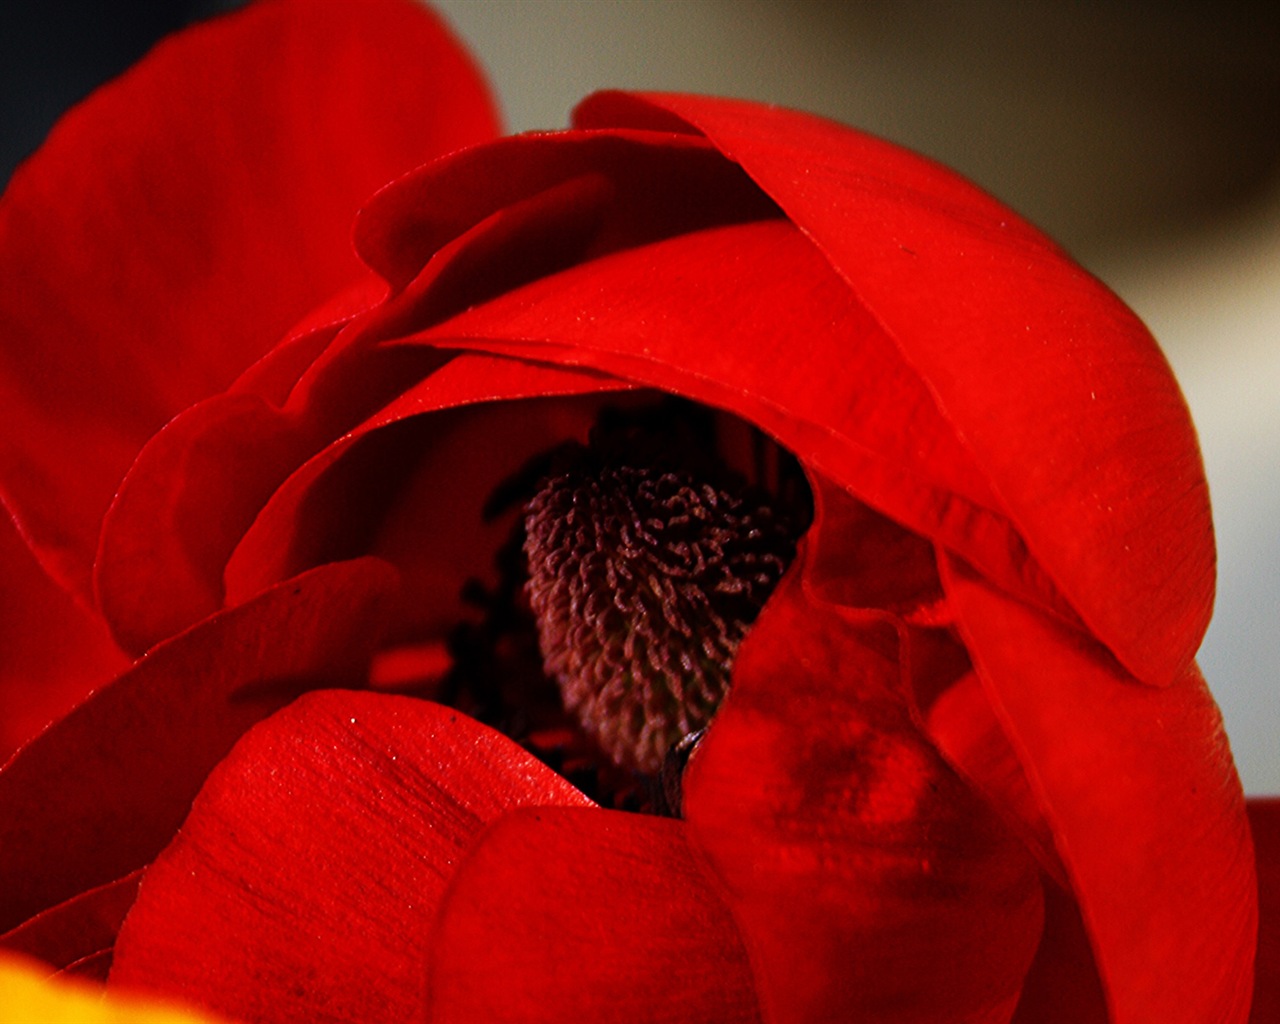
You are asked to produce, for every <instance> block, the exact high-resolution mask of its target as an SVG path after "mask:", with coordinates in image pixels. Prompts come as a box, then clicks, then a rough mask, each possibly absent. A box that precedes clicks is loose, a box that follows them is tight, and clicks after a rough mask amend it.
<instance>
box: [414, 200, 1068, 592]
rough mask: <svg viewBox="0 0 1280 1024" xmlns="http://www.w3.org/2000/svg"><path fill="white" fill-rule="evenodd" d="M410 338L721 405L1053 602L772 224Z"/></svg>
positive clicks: (924, 406) (948, 449) (808, 248)
mask: <svg viewBox="0 0 1280 1024" xmlns="http://www.w3.org/2000/svg"><path fill="white" fill-rule="evenodd" d="M414 340H416V341H425V342H427V343H430V344H433V345H442V346H448V347H464V346H465V347H475V348H479V349H483V350H485V351H496V352H504V353H507V354H511V355H519V356H523V357H525V358H529V359H538V360H545V361H554V362H563V363H566V364H571V365H575V366H588V367H592V368H594V369H597V370H601V371H603V372H606V373H609V374H611V375H613V376H616V377H620V378H624V379H629V380H632V381H636V382H639V383H643V384H647V385H652V386H654V387H658V388H662V389H664V390H667V391H673V392H676V393H679V394H683V395H686V396H688V397H691V398H694V399H697V400H699V401H702V402H705V403H707V404H709V405H714V406H719V407H722V408H726V409H729V410H732V411H733V412H735V413H737V414H738V415H740V416H742V417H744V418H746V419H748V420H751V421H753V422H755V423H757V424H759V425H760V426H762V427H763V428H764V429H765V430H767V431H768V432H769V433H771V434H773V435H774V436H775V437H777V438H778V439H779V441H781V442H782V443H783V444H785V445H787V446H788V447H789V448H791V449H792V450H793V451H795V452H796V453H797V454H798V455H799V456H800V457H801V459H802V460H803V461H804V462H805V463H806V464H807V465H809V466H811V467H813V468H815V469H817V470H820V471H821V472H822V473H823V474H824V475H826V476H829V477H832V478H834V479H837V480H840V481H842V482H845V483H847V486H848V487H849V488H850V489H851V490H852V491H854V492H855V493H857V494H858V495H859V496H860V497H863V498H864V499H865V500H866V501H867V502H868V503H869V504H872V505H874V506H875V507H876V508H878V509H880V510H882V511H884V512H885V513H887V514H888V515H890V516H892V517H893V518H894V519H896V520H898V521H899V522H902V523H905V524H907V525H909V526H910V527H911V528H912V529H915V530H917V531H919V532H920V533H922V534H925V535H927V536H930V537H932V538H935V539H937V540H938V541H939V542H940V543H942V544H944V545H946V546H947V547H949V548H952V549H955V550H960V551H963V552H964V553H965V554H966V556H967V557H968V558H970V559H971V560H973V561H974V562H975V563H977V564H980V565H982V567H983V568H984V570H985V571H987V572H989V573H991V574H992V575H993V576H994V577H995V578H997V579H999V580H1000V581H1001V582H1002V584H1004V585H1005V586H1008V587H1009V588H1011V589H1013V590H1015V591H1016V592H1018V593H1024V594H1028V595H1031V596H1033V597H1034V598H1035V599H1036V600H1038V601H1040V602H1043V603H1045V604H1048V605H1050V606H1054V607H1057V606H1058V604H1059V603H1060V599H1058V600H1057V601H1055V594H1054V591H1053V587H1052V585H1051V584H1048V583H1046V581H1045V580H1044V579H1043V571H1042V570H1040V569H1039V567H1038V566H1037V565H1036V564H1035V563H1034V562H1033V561H1031V560H1030V559H1029V557H1028V555H1027V553H1026V549H1025V547H1024V546H1023V544H1022V542H1021V540H1020V538H1019V537H1018V536H1017V534H1016V533H1015V532H1014V530H1013V528H1012V527H1011V525H1010V524H1009V522H1008V520H1007V518H1006V517H1005V516H1004V514H1003V512H1002V511H1001V509H1000V506H999V503H998V502H997V500H996V498H995V496H994V495H992V494H991V493H990V490H989V488H988V487H987V484H986V482H985V480H984V479H983V477H982V475H981V474H980V473H979V472H978V471H977V469H976V468H975V467H974V465H973V462H972V459H971V458H970V456H969V455H968V453H967V451H966V450H965V449H964V447H963V446H962V445H961V444H960V443H959V442H958V441H957V439H956V437H955V435H954V432H953V431H952V430H951V428H950V427H949V426H948V425H947V424H946V423H945V421H943V419H942V418H941V416H940V414H939V413H938V410H937V407H936V405H935V404H934V402H933V400H932V398H931V397H930V395H929V393H928V390H927V389H926V388H925V387H924V385H923V384H921V382H920V380H919V378H918V377H917V376H916V375H915V373H914V372H913V371H911V370H910V369H909V368H908V367H907V366H906V364H905V363H903V362H902V359H901V357H900V356H899V355H898V353H897V350H896V349H895V348H894V347H893V345H892V344H890V343H889V341H888V339H887V338H885V336H884V335H883V333H882V332H881V331H880V330H879V328H878V327H877V326H876V325H875V324H874V323H873V322H871V321H870V320H869V318H868V317H867V315H866V313H865V311H864V310H862V309H861V308H860V307H859V306H858V304H857V303H856V302H855V301H854V300H853V299H852V298H851V297H850V295H849V290H848V287H847V285H846V284H845V283H844V282H843V281H842V280H840V279H839V278H838V277H837V276H836V275H835V274H834V273H833V272H832V271H831V269H830V267H829V266H828V265H827V264H826V262H825V261H824V260H823V259H822V257H821V256H820V255H819V254H818V253H817V251H816V250H815V249H814V248H813V247H812V245H810V244H809V243H808V242H807V241H806V240H805V239H804V237H803V236H802V235H801V234H800V233H799V232H798V231H796V230H795V228H793V227H792V226H790V225H788V224H787V223H786V222H784V221H776V220H769V221H757V222H754V223H748V224H741V225H732V226H728V227H720V228H715V229H709V230H705V231H697V232H694V233H691V234H686V235H681V236H679V237H677V238H674V239H669V240H667V241H664V242H660V243H656V244H653V245H648V246H641V247H639V248H636V249H630V250H627V251H624V252H621V253H616V254H614V255H612V256H608V257H604V258H601V259H598V260H594V261H591V262H588V263H584V264H581V265H579V266H575V267H573V268H571V269H569V270H566V271H563V272H561V273H558V274H554V275H552V276H550V277H547V278H544V279H541V280H538V281H534V282H532V283H531V284H529V285H526V286H524V287H522V288H519V289H516V290H515V291H512V292H510V293H508V294H506V295H503V296H501V297H499V298H495V299H492V300H490V301H488V302H485V303H481V304H479V305H477V306H474V307H472V308H471V309H469V310H467V311H466V312H465V313H462V314H460V315H458V316H455V317H453V318H451V319H449V320H447V321H445V322H444V323H442V324H439V325H437V326H434V327H430V328H428V329H427V330H425V331H422V332H421V333H420V334H418V335H416V336H415V338H414ZM799 352H804V353H814V354H816V355H821V354H822V353H824V352H830V353H838V360H839V367H838V369H837V370H834V371H832V372H830V373H828V374H827V375H826V376H824V377H823V378H822V387H820V388H815V386H814V380H815V369H814V366H813V364H811V363H809V362H807V361H805V360H802V359H798V358H797V353H799ZM871 382H874V384H873V383H871ZM1066 613H1067V614H1069V610H1066Z"/></svg>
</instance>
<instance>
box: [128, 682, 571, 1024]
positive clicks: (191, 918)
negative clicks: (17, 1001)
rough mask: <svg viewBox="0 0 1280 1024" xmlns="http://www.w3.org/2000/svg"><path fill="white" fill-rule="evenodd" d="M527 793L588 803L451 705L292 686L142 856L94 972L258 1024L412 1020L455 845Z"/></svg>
mask: <svg viewBox="0 0 1280 1024" xmlns="http://www.w3.org/2000/svg"><path fill="white" fill-rule="evenodd" d="M530 804H557V805H562V806H573V807H583V806H589V805H590V801H589V800H587V799H586V798H585V797H584V796H582V794H581V793H579V792H578V791H577V790H576V789H574V788H573V787H572V786H571V785H569V783H567V782H566V781H565V780H564V779H562V778H561V777H560V776H558V775H556V774H555V773H554V772H552V771H551V770H550V769H548V768H546V767H544V766H543V765H541V764H539V763H538V762H537V761H535V760H534V759H533V758H532V757H531V756H530V755H529V754H527V753H526V752H524V751H523V750H521V749H520V748H519V747H517V746H516V745H515V744H514V743H512V742H511V741H510V740H508V739H507V738H506V737H504V736H502V735H501V734H500V733H497V732H494V731H493V730H492V729H488V728H486V727H484V726H482V725H480V724H479V723H477V722H474V721H472V720H470V719H468V718H467V717H466V716H464V715H462V714H460V713H459V712H457V711H454V710H453V709H451V708H447V707H443V706H441V705H438V704H432V703H429V702H427V701H422V700H416V699H410V698H405V697H394V696H389V695H386V694H369V693H352V692H336V691H334V692H326V693H319V694H312V695H309V696H308V697H304V698H302V699H300V700H299V701H297V702H295V703H294V704H292V705H291V706H290V707H288V708H287V709H285V710H284V711H282V712H280V713H279V714H277V715H275V716H273V717H272V718H270V719H268V720H267V721H265V722H263V723H262V724H260V725H259V726H257V727H256V728H254V729H253V730H252V731H250V732H249V733H248V735H246V736H245V737H244V739H243V740H241V742H240V743H239V744H238V745H237V746H236V748H235V750H234V751H233V752H232V753H231V755H230V756H228V757H227V758H226V760H225V761H223V763H222V764H220V765H219V766H218V768H217V770H216V771H215V772H214V773H213V774H212V775H211V776H210V778H209V780H208V782H207V783H206V784H205V786H204V788H203V789H202V790H201V793H200V796H199V797H198V799H197V800H196V802H195V804H194V806H193V808H192V812H191V815H190V816H189V817H188V818H187V821H186V823H185V824H184V825H183V828H182V831H181V832H180V833H179V836H178V838H177V839H176V840H175V842H174V843H173V844H172V845H170V846H169V848H168V849H166V850H165V852H164V853H163V854H162V855H161V856H160V858H159V859H158V860H157V861H156V862H155V864H154V865H152V866H151V868H149V869H148V871H147V876H146V879H145V881H144V883H143V887H142V891H141V893H140V894H139V898H138V902H137V903H136V904H135V906H134V908H133V910H132V911H131V912H130V914H129V917H128V919H127V921H126V922H125V925H124V928H123V929H122V930H121V933H120V938H119V942H118V945H117V948H116V958H115V963H114V965H113V967H112V973H111V979H112V983H113V984H119V985H121V986H129V987H135V988H142V989H146V990H150V991H154V992H158V993H164V994H168V995H171V996H181V997H182V998H183V999H184V1000H186V1001H188V1002H191V1003H195V1004H198V1005H201V1006H205V1007H207V1008H210V1009H213V1010H217V1011H218V1012H220V1013H224V1014H226V1015H227V1016H231V1017H237V1018H241V1019H244V1020H250V1021H258V1022H263V1024H267V1022H277V1021H278V1022H285V1021H296V1020H307V1021H317V1022H339V1021H341V1022H349V1024H368V1022H370V1021H380V1022H398V1021H403V1022H406V1024H408V1022H411V1021H417V1020H421V1019H423V1014H424V1007H425V1002H424V1000H425V998H426V995H427V989H426V982H427V963H428V961H429V958H430V956H431V954H432V950H433V948H434V946H435V944H436V943H437V942H438V941H439V938H438V936H437V935H435V934H434V933H433V929H432V922H433V920H434V917H435V912H436V908H437V906H438V904H439V902H440V900H441V899H442V897H443V895H444V892H445V889H446V887H447V886H448V885H449V883H450V879H451V878H452V876H453V874H454V872H455V870H456V868H457V865H458V862H459V860H460V859H461V858H462V857H463V856H464V855H465V853H466V851H467V849H468V848H469V847H470V846H471V845H472V843H473V842H474V841H475V839H476V837H477V836H478V835H479V833H480V832H481V831H482V830H483V829H484V828H485V826H486V825H487V824H488V823H489V822H491V821H493V820H495V819H497V818H499V817H501V816H502V815H503V814H504V813H506V812H507V811H509V810H511V809H512V808H514V807H518V806H525V805H530ZM492 941H494V942H501V941H510V936H507V937H499V936H496V935H495V936H493V937H492ZM508 981H509V980H508Z"/></svg>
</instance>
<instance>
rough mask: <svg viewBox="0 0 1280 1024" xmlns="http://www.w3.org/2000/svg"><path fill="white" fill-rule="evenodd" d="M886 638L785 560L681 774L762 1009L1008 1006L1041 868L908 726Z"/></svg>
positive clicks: (1028, 942)
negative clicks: (810, 586) (825, 599)
mask: <svg viewBox="0 0 1280 1024" xmlns="http://www.w3.org/2000/svg"><path fill="white" fill-rule="evenodd" d="M808 557H814V556H813V554H812V553H810V555H809V556H808ZM897 649H898V635H897V632H896V630H895V628H894V626H893V624H892V623H890V622H889V621H887V620H886V617H885V616H883V615H882V614H876V613H858V612H854V611H845V610H841V609H838V608H835V607H833V606H831V605H827V604H823V603H822V602H820V601H817V600H814V599H813V598H812V597H811V595H810V593H809V591H808V590H807V588H806V586H805V583H804V580H803V574H802V573H801V572H797V571H796V570H795V569H793V570H792V572H791V573H790V574H789V575H788V576H787V577H786V578H785V579H784V580H783V582H782V584H781V585H780V589H779V591H778V592H777V593H775V594H774V596H773V597H772V598H771V599H770V602H769V604H768V605H767V606H766V608H765V610H764V612H763V613H762V614H761V616H760V619H759V620H758V621H757V622H756V623H755V625H754V626H753V627H752V631H751V633H750V634H749V635H748V636H747V638H746V640H745V641H744V642H743V644H742V647H741V648H740V650H739V652H738V656H737V660H736V662H735V664H734V671H733V688H732V690H731V691H730V693H729V696H728V697H727V698H726V700H725V703H724V704H723V706H722V707H721V709H720V711H719V713H718V714H717V717H716V720H715V722H714V723H713V725H712V727H711V729H710V731H709V732H708V734H707V737H706V739H705V740H704V741H703V744H702V746H701V747H700V748H699V750H698V751H697V753H696V754H695V755H694V757H693V759H692V760H691V762H690V765H689V768H688V770H687V772H686V775H685V813H686V818H687V823H688V827H689V831H690V837H691V840H692V842H693V844H694V845H695V847H696V848H697V849H698V850H700V851H701V852H702V853H703V855H704V856H705V857H706V858H707V860H708V862H709V864H710V866H711V868H712V871H713V873H714V874H715V875H716V876H718V878H719V880H720V882H721V884H722V885H723V886H724V891H725V892H726V894H727V899H728V902H729V905H730V906H731V907H732V908H733V911H734V916H735V917H736V919H737V920H738V922H739V923H740V925H741V928H742V931H743V936H744V938H745V940H746V942H747V946H748V949H749V950H750V953H751V957H752V963H753V964H754V965H756V968H757V972H758V980H759V985H760V998H761V1003H762V1006H763V1007H764V1010H765V1018H766V1020H769V1021H770V1022H774V1024H782V1022H787V1021H795V1022H800V1021H812V1020H832V1021H834V1020H862V1019H866V1020H875V1021H883V1022H889V1021H904V1022H905V1021H913V1022H915V1021H926V1020H928V1021H954V1022H961V1021H965V1022H979V1021H982V1022H1004V1021H1008V1020H1009V1019H1010V1017H1011V1015H1012V1013H1013V1011H1014V1007H1015V1005H1016V1003H1017V1001H1018V997H1019V993H1020V991H1021V986H1022V981H1023V977H1024V975H1025V974H1026V972H1027V969H1028V967H1029V965H1030V963H1031V959H1032V956H1033V954H1034V952H1035V949H1036V945H1037V942H1038V940H1039V937H1040V931H1041V923H1042V910H1041V888H1042V886H1041V875H1040V872H1039V870H1038V869H1037V868H1036V866H1035V863H1034V861H1033V860H1032V858H1031V856H1030V855H1029V854H1028V853H1027V851H1026V849H1025V848H1024V847H1023V845H1022V844H1021V843H1020V842H1019V841H1018V840H1017V839H1016V838H1014V836H1013V835H1012V833H1010V832H1009V831H1007V830H1006V828H1005V827H1004V826H1003V824H1002V823H1001V822H1000V821H999V819H998V818H997V817H996V815H995V814H994V813H993V812H992V811H991V810H990V808H988V807H987V806H986V805H985V804H984V803H983V802H982V801H981V800H980V799H979V798H978V797H977V796H976V795H975V794H974V792H973V791H971V790H970V789H969V788H968V787H967V786H966V785H965V783H964V782H962V781H961V779H960V778H959V776H957V775H956V774H955V773H954V772H953V771H952V770H951V769H950V768H949V767H948V766H947V765H946V763H945V762H944V761H943V760H942V759H941V757H939V755H938V754H937V752H936V751H935V750H934V749H933V748H932V747H931V746H930V744H929V743H928V742H927V741H926V740H925V739H924V737H923V736H922V735H921V734H920V733H919V731H918V730H917V728H916V724H915V722H914V721H913V718H912V714H911V710H910V708H909V706H908V702H907V700H906V698H905V695H904V694H903V692H902V690H903V687H902V679H901V675H902V669H901V667H900V666H899V664H898V661H897Z"/></svg>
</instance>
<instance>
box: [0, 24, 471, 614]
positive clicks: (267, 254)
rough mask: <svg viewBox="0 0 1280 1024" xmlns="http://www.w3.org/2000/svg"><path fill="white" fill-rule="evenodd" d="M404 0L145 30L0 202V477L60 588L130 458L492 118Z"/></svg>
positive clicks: (75, 569) (280, 327) (438, 35)
mask: <svg viewBox="0 0 1280 1024" xmlns="http://www.w3.org/2000/svg"><path fill="white" fill-rule="evenodd" d="M495 129H496V124H495V117H494V113H493V108H492V103H491V101H490V99H489V96H488V93H487V90H486V88H485V86H484V84H483V82H482V81H481V79H480V77H479V75H478V73H477V71H476V70H475V68H474V67H473V66H472V64H471V63H470V61H469V59H468V58H467V57H466V56H465V55H464V54H463V52H462V50H461V48H460V47H459V45H458V44H457V42H456V41H455V40H454V39H453V38H452V36H451V35H450V34H449V33H448V32H447V30H446V29H445V28H444V27H443V25H442V23H441V22H440V21H439V20H438V19H437V18H436V17H435V16H434V15H433V14H431V13H430V12H428V11H427V10H426V9H425V8H424V7H423V6H421V5H418V4H412V3H405V2H393V0H361V2H359V3H348V2H346V0H316V2H311V0H306V2H298V0H273V2H267V3H262V4H254V5H252V6H250V7H249V8H248V9H247V10H245V11H242V12H239V13H236V14H233V15H230V16H227V17H225V18H222V19H217V20H214V21H211V22H209V23H207V24H205V25H202V26H199V27H197V28H195V29H193V30H192V31H190V32H187V33H183V34H182V35H180V36H178V37H175V38H174V39H172V40H169V41H167V42H165V43H162V44H161V45H160V46H159V47H158V48H157V49H156V51H155V52H154V53H153V54H152V55H151V56H150V57H149V58H148V59H147V60H145V61H143V62H142V63H141V64H140V65H138V67H136V68H135V69H133V70H132V71H130V72H129V73H128V74H126V75H125V76H123V77H122V78H121V79H120V80H118V81H117V82H115V83H112V84H111V85H109V86H107V87H105V88H104V89H102V90H100V91H99V92H97V93H96V94H95V95H94V96H93V97H92V98H91V99H89V100H88V101H87V102H86V103H84V104H82V105H81V106H79V107H77V108H76V109H75V110H73V111H72V112H71V113H70V114H69V115H68V116H67V117H66V118H64V119H63V121H62V122H61V123H60V124H59V125H58V126H57V127H56V128H55V129H54V131H53V133H52V135H51V136H50V138H49V140H48V142H47V143H46V145H45V146H44V147H43V148H42V149H41V150H40V152H39V154H38V155H37V156H36V157H34V158H33V159H32V160H31V161H29V162H28V163H27V164H26V165H25V166H23V167H22V168H20V169H19V171H18V173H17V174H16V175H15V176H14V178H13V181H12V183H11V185H10V187H9V189H8V191H7V193H6V195H5V198H4V200H3V203H0V335H3V337H4V345H3V347H2V348H0V409H3V415H4V424H5V425H4V430H3V432H0V434H2V440H0V476H2V478H3V481H4V485H3V486H4V497H5V502H6V503H7V504H8V505H9V507H10V508H11V509H12V510H13V511H14V512H15V514H16V515H17V516H18V518H19V520H20V521H21V523H22V524H23V528H24V530H25V532H26V533H27V536H28V537H29V539H31V541H32V542H33V543H34V545H35V546H36V550H37V551H38V552H39V554H40V556H41V559H42V561H43V563H44V564H45V565H46V567H47V568H49V569H50V570H51V571H52V572H53V573H54V574H55V575H56V576H57V577H58V578H59V579H60V580H61V581H63V582H64V583H65V584H67V585H68V586H70V587H71V588H72V589H73V590H75V591H76V592H78V593H79V594H80V595H81V596H82V597H83V596H86V595H87V594H88V593H89V572H90V566H91V564H92V561H93V555H94V552H95V550H96V547H97V541H98V526H99V523H100V521H101V519H102V514H103V513H104V512H105V510H106V508H107V504H108V502H109V501H110V499H111V496H112V494H113V493H114V492H115V489H116V485H117V484H118V483H119V481H120V479H121V477H122V476H123V475H124V473H125V471H126V470H127V469H128V467H129V464H130V462H131V461H132V459H133V457H134V455H135V454H136V453H137V451H138V449H139V448H140V447H141V446H142V444H143V443H144V442H145V441H146V440H147V438H149V437H150V436H151V435H152V434H153V433H155V431H156V430H157V429H158V428H160V427H161V426H162V425H163V424H164V423H165V422H166V421H167V420H168V419H169V418H170V417H172V416H173V415H174V414H175V413H177V412H179V411H180V410H182V409H184V408H186V407H187V406H189V405H190V404H192V402H194V401H196V400H198V399H201V398H203V397H205V396H207V395H209V394H212V393H214V392H216V391H219V390H221V389H222V388H225V387H226V386H227V385H228V384H229V383H231V381H232V380H234V379H235V378H236V376H237V375H238V374H240V373H241V372H242V371H243V370H244V369H245V368H246V367H247V366H248V365H249V364H250V363H252V362H253V361H254V360H255V359H257V358H258V357H259V356H260V355H261V354H262V353H264V352H265V351H266V350H267V349H268V348H269V347H271V346H272V345H274V344H275V343H276V342H277V341H278V339H279V338H280V337H281V336H282V335H283V334H284V332H285V331H286V329H287V328H288V327H289V326H290V324H291V323H293V322H294V321H296V320H298V319H299V318H301V317H302V316H303V315H304V314H306V313H307V312H308V311H309V309H310V308H311V307H313V306H315V305H316V304H317V303H319V302H321V301H322V300H324V299H326V298H327V297H328V295H329V294H330V293H331V292H333V291H334V290H335V289H338V288H340V287H343V286H345V285H347V284H349V283H351V282H352V281H355V280H358V279H359V278H360V277H361V275H362V274H364V273H365V272H364V271H363V270H362V269H361V267H360V264H359V262H358V261H357V260H356V258H355V255H354V253H353V252H352V249H351V245H350V241H349V231H350V224H351V219H352V217H353V215H354V213H355V210H356V209H357V207H358V205H359V204H360V202H362V201H363V200H364V199H365V198H367V196H368V195H369V194H371V193H372V192H373V191H374V190H375V189H376V188H378V187H379V186H381V185H382V184H384V183H385V182H386V181H387V180H389V179H390V178H392V177H394V176H395V175H397V174H400V173H403V172H404V171H407V170H409V169H410V168H412V167H414V166H415V165H417V164H419V163H421V162H423V161H424V160H427V159H429V158H431V157H433V156H436V155H438V154H440V153H443V152H448V151H449V150H452V149H455V148H458V147H460V146H463V145H466V144H469V143H473V142H477V141H480V140H483V139H486V138H489V137H492V136H493V135H494V133H495Z"/></svg>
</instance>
